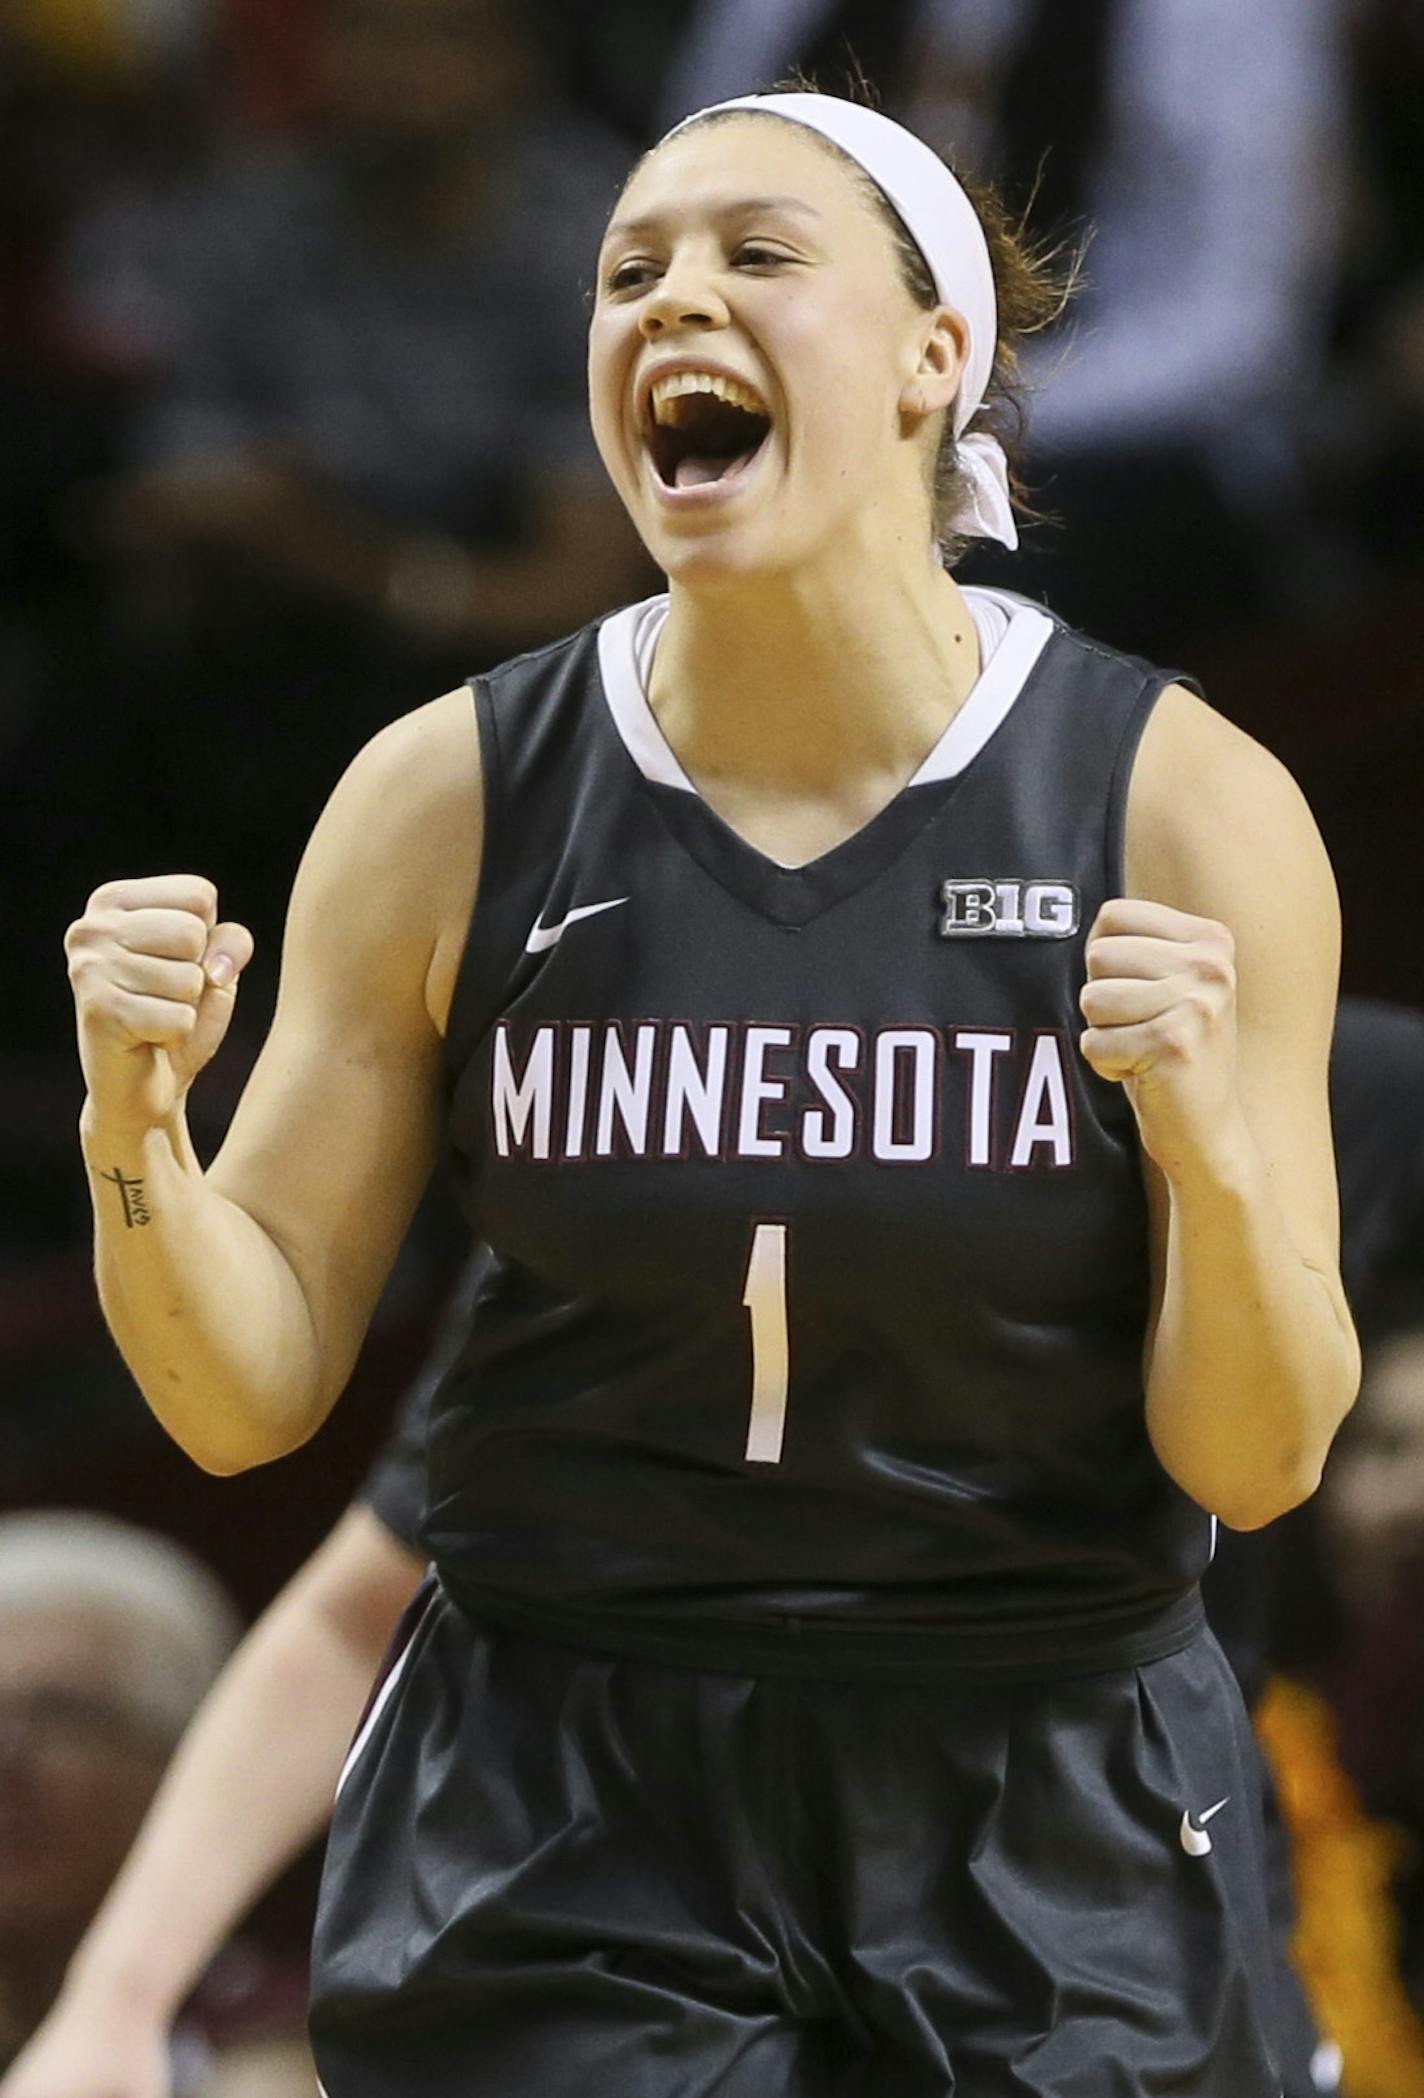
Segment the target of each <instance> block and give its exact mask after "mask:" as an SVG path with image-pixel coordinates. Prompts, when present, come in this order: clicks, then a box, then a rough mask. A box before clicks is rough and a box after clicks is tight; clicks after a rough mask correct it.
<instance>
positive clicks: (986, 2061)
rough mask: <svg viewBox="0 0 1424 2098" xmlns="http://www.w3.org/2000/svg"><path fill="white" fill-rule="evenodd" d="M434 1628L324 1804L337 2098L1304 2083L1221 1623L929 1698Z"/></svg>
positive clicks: (921, 1692) (431, 1596)
mask: <svg viewBox="0 0 1424 2098" xmlns="http://www.w3.org/2000/svg"><path fill="white" fill-rule="evenodd" d="M412 1616H413V1623H412V1628H411V1629H410V1630H409V1632H408V1635H407V1637H406V1641H405V1644H404V1648H403V1650H402V1652H401V1655H400V1658H399V1660H398V1662H397V1663H396V1665H395V1667H394V1668H393V1669H392V1671H391V1673H390V1675H389V1676H388V1678H387V1680H386V1683H385V1685H384V1688H383V1691H382V1694H381V1696H380V1698H379V1699H378V1700H377V1702H376V1704H375V1705H374V1706H373V1708H372V1711H371V1713H370V1715H369V1716H368V1719H367V1721H366V1722H365V1724H364V1726H363V1728H362V1731H361V1733H360V1735H359V1736H358V1738H357V1742H356V1745H355V1748H354V1749H353V1752H352V1756H351V1759H350V1760H349V1762H348V1766H347V1773H346V1777H345V1781H344V1783H343V1787H342V1791H341V1794H340V1796H339V1798H338V1801H337V1809H336V1817H335V1822H334V1825H333V1829H332V1835H331V1843H330V1848H329V1853H328V1861H327V1867H326V1872H325V1877H324V1882H323V1888H322V1900H321V1912H320V1916H319V1920H318V1926H317V1936H316V1945H315V1954H314V1972H313V2010H312V2031H313V2039H314V2045H315V2050H316V2058H317V2066H318V2070H319V2073H320V2076H321V2079H322V2083H323V2086H324V2088H325V2090H326V2092H327V2093H328V2094H329V2098H714V2094H715V2098H1279V2093H1280V2091H1281V2079H1280V2075H1279V2073H1278V2069H1277V2066H1276V2061H1275V2050H1274V2045H1273V2039H1274V2019H1275V2015H1276V2012H1275V2005H1274V2002H1273V1960H1272V1952H1271V1941H1270V1934H1269V1931H1268V1928H1267V1921H1266V1912H1265V1904H1264V1897H1263V1885H1262V1873H1261V1826H1260V1783H1261V1777H1260V1765H1259V1762H1258V1758H1257V1752H1256V1748H1255V1743H1254V1740H1253V1738H1252V1736H1251V1732H1250V1728H1249V1725H1248V1723H1247V1720H1246V1715H1245V1712H1244V1710H1243V1708H1242V1705H1241V1701H1240V1697H1239V1693H1238V1692H1237V1689H1236V1685H1235V1681H1234V1679H1233V1678H1232V1676H1231V1673H1230V1671H1229V1669H1228V1668H1227V1666H1226V1663H1225V1662H1224V1660H1223V1659H1222V1657H1221V1653H1220V1650H1219V1648H1218V1647H1217V1645H1216V1643H1215V1641H1214V1640H1213V1639H1212V1638H1211V1636H1210V1634H1203V1635H1202V1636H1201V1637H1200V1638H1199V1639H1197V1640H1196V1641H1195V1642H1194V1643H1193V1644H1192V1645H1191V1646H1190V1647H1188V1648H1187V1649H1186V1650H1185V1651H1184V1652H1182V1653H1178V1654H1175V1655H1172V1656H1171V1657H1169V1658H1168V1659H1165V1660H1161V1661H1155V1662H1152V1663H1150V1664H1148V1665H1147V1666H1144V1667H1138V1668H1124V1669H1119V1670H1114V1671H1112V1672H1111V1673H1107V1674H1101V1675H1094V1676H1085V1677H1080V1678H1077V1679H1075V1680H1072V1681H1068V1682H1059V1683H1053V1684H1030V1685H1007V1686H1006V1685H993V1686H978V1687H975V1686H972V1685H969V1684H964V1685H962V1686H961V1685H956V1686H954V1687H950V1688H946V1687H944V1686H943V1685H935V1686H933V1687H923V1688H922V1687H919V1686H910V1685H905V1686H901V1685H885V1684H874V1685H871V1684H864V1683H855V1682H840V1681H837V1682H832V1681H821V1680H815V1681H809V1682H808V1681H804V1680H788V1679H783V1678H774V1677H769V1676H735V1675H728V1674H714V1673H710V1672H708V1673H703V1672H699V1671H696V1670H693V1669H681V1668H676V1667H669V1666H666V1665H663V1664H661V1663H651V1662H646V1661H635V1660H629V1659H623V1658H616V1657H610V1656H608V1655H602V1654H595V1653H591V1652H587V1651H584V1650H582V1649H575V1648H571V1647H566V1646H562V1645H558V1644H555V1643H553V1642H549V1641H544V1640H541V1639H534V1638H530V1637H528V1636H527V1635H525V1634H523V1633H518V1634H516V1633H513V1632H509V1631H504V1630H499V1629H496V1628H494V1627H491V1626H487V1625H477V1624H475V1623H472V1622H471V1621H470V1619H469V1618H468V1617H467V1616H466V1615H465V1614H464V1613H463V1612H462V1611H461V1610H460V1609H459V1608H458V1607H457V1606H456V1605H455V1604H454V1603H452V1602H451V1601H450V1600H449V1599H448V1598H447V1597H446V1596H445V1595H444V1594H443V1592H442V1591H441V1590H440V1589H439V1588H438V1587H432V1588H431V1589H430V1590H429V1591H428V1592H426V1593H425V1595H424V1597H423V1599H421V1600H419V1601H418V1605H417V1608H416V1610H415V1611H414V1612H413V1613H412Z"/></svg>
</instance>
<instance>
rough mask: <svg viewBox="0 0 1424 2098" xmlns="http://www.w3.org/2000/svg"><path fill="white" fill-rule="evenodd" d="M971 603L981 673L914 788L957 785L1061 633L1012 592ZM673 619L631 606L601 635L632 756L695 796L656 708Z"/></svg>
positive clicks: (657, 609)
mask: <svg viewBox="0 0 1424 2098" xmlns="http://www.w3.org/2000/svg"><path fill="white" fill-rule="evenodd" d="M964 598H965V602H966V604H967V605H968V607H969V610H970V613H971V615H972V617H973V620H974V624H975V627H976V629H977V631H978V634H979V653H980V664H981V668H980V672H979V676H978V678H977V679H976V680H975V682H974V684H973V686H972V687H971V689H970V692H969V695H968V697H967V698H966V700H965V702H964V704H963V706H962V707H961V708H960V710H959V712H958V713H957V714H956V715H955V717H954V719H953V721H951V722H950V724H949V727H948V728H947V729H946V730H945V732H944V734H943V735H942V736H941V737H940V739H939V741H938V742H937V743H936V744H935V746H934V748H933V750H931V751H930V753H929V755H928V756H927V757H926V758H925V760H924V763H923V764H922V765H921V766H920V768H919V770H918V771H917V772H916V773H915V776H914V778H913V779H912V780H910V781H909V782H908V784H909V785H910V786H912V787H918V786H923V785H925V784H927V783H928V782H929V781H932V780H944V779H953V778H954V777H955V776H956V774H958V773H961V772H963V770H964V769H965V767H966V766H967V765H968V764H969V763H970V761H971V760H972V759H974V758H976V757H977V756H978V755H979V752H980V751H981V750H982V749H983V748H984V745H985V744H986V743H987V742H988V741H989V738H990V737H991V736H992V735H993V734H994V731H995V730H996V729H998V728H999V727H1001V726H1002V724H1003V722H1004V721H1005V720H1006V719H1007V717H1008V714H1009V712H1010V710H1011V708H1012V707H1013V704H1014V701H1015V700H1016V699H1017V698H1018V696H1019V694H1020V693H1021V692H1022V690H1023V688H1024V685H1025V684H1026V683H1027V681H1028V676H1029V673H1030V671H1031V670H1032V669H1033V667H1034V665H1035V664H1036V663H1037V661H1038V659H1039V657H1040V656H1041V655H1042V653H1043V651H1044V648H1045V647H1046V645H1047V642H1048V637H1049V635H1050V634H1051V633H1052V632H1053V620H1052V618H1051V617H1050V615H1049V614H1048V613H1047V612H1044V611H1042V610H1041V609H1040V608H1039V607H1038V606H1037V605H1032V604H1030V603H1029V602H1028V600H1027V599H1026V598H1022V597H1015V596H1014V595H1013V593H1012V592H1011V591H1007V590H985V589H981V588H979V587H977V586H972V587H970V588H968V589H966V590H965V592H964ZM667 616H668V599H667V597H666V595H660V596H658V597H649V598H645V599H644V600H643V602H642V603H641V604H636V605H625V606H624V607H623V609H622V610H621V611H618V612H614V613H613V614H611V616H610V617H609V618H607V619H605V620H604V622H603V624H602V625H601V626H600V628H599V630H598V663H599V670H600V672H601V673H602V677H603V690H604V693H605V695H606V697H607V700H608V711H609V712H610V714H611V715H612V716H613V723H614V726H615V728H616V729H617V731H618V734H619V736H620V737H621V738H622V741H623V745H624V748H625V749H626V750H627V752H628V755H629V756H630V757H631V758H632V760H633V763H634V764H635V765H636V766H637V768H638V770H639V771H640V772H641V773H642V775H643V777H644V779H647V780H650V781H651V782H652V783H653V785H654V786H658V787H677V788H679V789H681V791H682V792H683V793H685V794H695V793H696V792H697V789H696V787H694V786H693V784H692V781H691V780H690V779H689V778H688V776H687V774H686V773H685V772H684V771H683V769H682V766H681V765H680V763H679V762H678V758H677V754H676V752H675V751H674V750H673V748H672V746H671V744H669V742H668V741H667V738H666V737H665V736H664V734H663V732H662V730H661V728H660V727H659V726H658V720H657V716H656V715H655V714H654V712H653V710H652V708H651V706H650V705H649V704H648V679H649V675H650V673H651V670H652V664H653V657H654V655H655V653H656V651H657V645H658V637H659V635H660V634H661V633H662V630H663V627H664V625H665V624H666V621H667Z"/></svg>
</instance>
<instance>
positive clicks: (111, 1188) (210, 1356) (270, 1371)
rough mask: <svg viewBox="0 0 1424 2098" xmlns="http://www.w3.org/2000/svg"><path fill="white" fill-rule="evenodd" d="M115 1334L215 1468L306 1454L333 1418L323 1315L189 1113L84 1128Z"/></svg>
mask: <svg viewBox="0 0 1424 2098" xmlns="http://www.w3.org/2000/svg"><path fill="white" fill-rule="evenodd" d="M80 1129H81V1140H82V1144H83V1150H84V1158H85V1164H86V1166H87V1168H88V1172H89V1185H90V1193H91V1196H92V1198H93V1203H94V1250H95V1273H96V1277H97V1280H98V1286H99V1297H100V1301H101V1303H102V1305H103V1308H104V1315H105V1318H106V1319H107V1320H108V1323H109V1328H110V1331H111V1332H112V1334H113V1336H114V1339H115V1341H116V1342H117V1344H118V1347H119V1349H120V1351H121V1352H122V1354H123V1357H124V1360H125V1361H126V1362H127V1364H128V1366H129V1368H130V1370H131V1371H132V1372H133V1375H134V1378H135V1380H136V1381H137V1383H138V1385H139V1387H140V1389H141V1390H142V1392H143V1394H144V1396H145V1398H146V1399H147V1400H148V1403H149V1405H150V1406H151V1407H152V1409H153V1411H154V1413H155V1414H156V1415H157V1417H158V1419H159V1420H160V1421H161V1422H162V1423H163V1426H164V1427H165V1428H166V1429H167V1430H168V1432H169V1434H170V1435H172V1436H173V1437H174V1439H175V1440H176V1441H177V1442H179V1443H180V1444H181V1445H182V1447H183V1448H184V1449H185V1450H187V1451H188V1453H189V1455H190V1456H192V1457H193V1458H194V1459H195V1461H196V1462H197V1463H199V1464H200V1465H202V1466H203V1467H204V1468H205V1469H206V1470H209V1471H215V1472H233V1471H241V1470H244V1469H246V1468H247V1467H248V1466H250V1465H253V1464H261V1463H265V1462H267V1461H269V1460H270V1459H272V1458H274V1457H278V1456H281V1455H282V1454H283V1453H284V1452H285V1451H287V1450H289V1449H293V1448H295V1447H296V1446H297V1445H298V1444H299V1443H301V1442H303V1441H305V1440H306V1438H307V1437H308V1436H309V1435H310V1434H311V1433H312V1432H313V1430H314V1429H315V1427H316V1426H317V1425H318V1424H319V1422H320V1420H321V1417H322V1413H323V1411H324V1405H323V1393H322V1383H321V1374H320V1353H319V1349H318V1347H317V1339H316V1334H315V1330H314V1328H313V1323H312V1318H311V1312H310V1309H309V1306H308V1304H307V1301H306V1298H305V1296H304V1294H303V1291H302V1288H301V1285H300V1283H299V1281H298V1278H297V1276H296V1275H295V1273H294V1272H293V1270H292V1267H291V1265H290V1263H289V1262H288V1260H287V1259H286V1257H285V1256H284V1254H283V1253H282V1251H281V1249H280V1247H278V1246H277V1245H276V1244H275V1243H274V1241H273V1240H272V1239H271V1238H270V1237H269V1236H268V1234H267V1233H266V1232H265V1231H264V1230H263V1229H262V1227H261V1226H260V1225H259V1224H258V1223H257V1222H256V1221H255V1220H254V1219H253V1218H252V1217H250V1216H249V1215H248V1214H247V1212H246V1211H245V1210H243V1209H241V1208H239V1207H238V1206H237V1205H236V1204H235V1203H233V1202H230V1201H228V1200H227V1199H226V1198H225V1197H224V1196H222V1195H220V1194H218V1193H217V1191H216V1190H215V1189H214V1188H212V1187H210V1186H209V1185H208V1183H207V1182H206V1181H205V1179H204V1177H203V1173H202V1169H201V1167H200V1166H199V1164H198V1160H197V1157H196V1155H195V1154H194V1152H193V1148H192V1145H191V1142H190V1141H189V1139H188V1134H187V1129H186V1125H185V1124H184V1121H183V1117H182V1113H181V1109H180V1110H179V1111H178V1112H177V1113H176V1114H175V1115H174V1116H172V1117H171V1118H170V1119H169V1121H168V1122H166V1123H165V1124H164V1125H163V1126H161V1127H157V1128H152V1129H147V1130H131V1129H128V1128H124V1127H116V1126H114V1125H113V1124H108V1125H105V1124H104V1123H103V1122H102V1121H101V1119H100V1118H99V1117H98V1116H97V1115H96V1114H95V1113H94V1111H93V1109H92V1107H90V1106H86V1109H85V1113H84V1117H83V1119H82V1121H81V1125H80Z"/></svg>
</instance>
